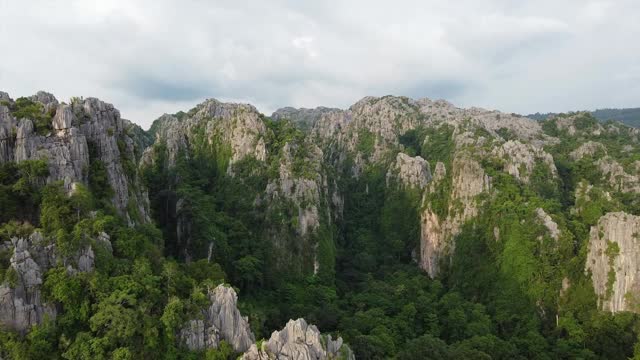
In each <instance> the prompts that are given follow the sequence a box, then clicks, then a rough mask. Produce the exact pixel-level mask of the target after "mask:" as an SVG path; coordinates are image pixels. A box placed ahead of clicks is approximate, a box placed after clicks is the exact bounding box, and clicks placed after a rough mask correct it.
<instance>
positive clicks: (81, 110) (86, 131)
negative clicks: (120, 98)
mask: <svg viewBox="0 0 640 360" xmlns="http://www.w3.org/2000/svg"><path fill="white" fill-rule="evenodd" d="M31 100H32V101H36V102H39V103H41V104H42V106H43V107H44V109H45V111H46V112H47V113H52V112H55V115H54V116H53V118H52V120H51V129H52V131H50V132H48V133H47V134H44V135H42V134H40V133H38V132H36V131H35V128H34V122H33V121H32V119H16V118H14V117H13V115H12V114H11V112H10V111H9V107H7V106H4V105H0V163H5V162H10V161H15V162H20V161H25V160H37V159H45V160H47V163H48V165H49V166H48V167H49V176H48V178H47V182H54V181H62V182H63V184H64V187H65V188H66V189H67V191H71V189H72V187H73V184H74V183H84V184H88V182H89V175H90V174H89V173H88V171H89V169H90V167H91V163H92V162H95V161H100V162H101V163H102V164H103V165H104V167H105V169H106V172H107V180H108V182H109V185H110V186H111V189H112V190H113V194H114V195H113V199H112V200H113V204H114V206H115V207H116V209H117V210H118V211H119V212H120V213H121V214H123V215H125V216H126V217H130V216H132V215H133V214H130V213H131V212H136V213H137V214H136V216H135V217H136V219H132V221H134V220H135V221H136V222H145V221H149V216H148V213H149V210H148V209H149V204H148V202H149V201H148V199H147V195H146V193H145V192H144V191H143V190H141V182H140V181H139V179H138V174H137V172H136V166H135V162H136V159H137V156H136V152H141V149H136V147H135V141H134V140H133V139H132V138H131V136H130V134H129V131H130V129H131V128H132V127H133V124H131V123H130V122H129V121H127V120H123V119H121V118H120V112H119V111H118V110H117V109H115V108H114V107H113V105H111V104H107V103H105V102H102V101H100V100H98V99H95V98H87V99H79V98H74V99H73V100H72V102H71V104H70V105H66V104H60V103H58V101H57V100H56V99H55V97H54V96H53V95H51V94H48V93H45V92H38V94H37V95H34V96H32V97H31ZM92 156H93V158H92Z"/></svg>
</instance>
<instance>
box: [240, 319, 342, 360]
mask: <svg viewBox="0 0 640 360" xmlns="http://www.w3.org/2000/svg"><path fill="white" fill-rule="evenodd" d="M241 359H243V360H270V359H282V360H312V359H313V360H328V359H345V360H353V359H355V357H354V355H353V352H352V351H351V349H349V347H348V346H347V345H346V344H343V342H342V338H337V339H336V340H333V339H332V338H331V335H322V334H320V331H318V328H317V327H315V326H314V325H309V324H307V322H306V321H305V320H304V319H298V320H295V321H294V320H289V322H288V323H287V325H286V326H285V327H284V329H282V330H280V331H274V332H273V334H271V337H270V338H269V340H267V341H265V342H263V343H261V344H260V345H258V344H253V345H251V348H250V349H249V350H248V351H247V352H246V353H244V355H242V357H241Z"/></svg>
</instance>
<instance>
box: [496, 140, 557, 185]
mask: <svg viewBox="0 0 640 360" xmlns="http://www.w3.org/2000/svg"><path fill="white" fill-rule="evenodd" d="M493 155H495V156H498V157H500V158H502V159H505V161H506V164H505V170H506V172H508V173H509V174H511V175H513V176H514V177H515V178H516V179H518V180H521V181H522V182H524V183H529V177H530V176H531V174H532V173H533V170H534V166H536V165H538V164H542V165H544V166H545V167H546V168H547V170H548V172H549V174H551V176H553V177H555V176H557V175H558V170H557V169H556V166H555V164H554V162H553V157H552V156H551V155H550V154H548V153H546V152H545V151H544V150H543V149H542V148H541V147H538V146H535V145H531V144H523V143H521V142H520V141H518V140H515V141H514V140H509V141H507V142H505V143H504V144H502V145H501V146H499V147H497V148H495V149H494V150H493Z"/></svg>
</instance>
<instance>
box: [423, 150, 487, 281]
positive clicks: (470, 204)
mask: <svg viewBox="0 0 640 360" xmlns="http://www.w3.org/2000/svg"><path fill="white" fill-rule="evenodd" d="M451 172H452V175H451V176H452V178H451V188H450V190H449V194H450V195H448V196H449V199H448V201H447V205H446V208H444V209H438V208H434V206H433V205H432V203H431V202H430V197H432V196H442V194H438V191H439V189H440V187H441V186H442V182H443V181H444V180H445V179H444V178H445V176H446V170H445V167H444V164H441V163H439V164H437V165H436V172H435V175H434V180H433V182H432V183H430V184H429V186H428V187H427V190H426V193H425V195H424V199H423V202H425V203H426V204H425V205H426V206H425V209H424V211H423V212H422V214H421V231H420V234H421V235H420V268H422V269H423V270H424V271H426V272H427V273H428V274H429V276H430V277H432V278H433V277H435V276H436V275H437V274H438V272H439V267H440V261H441V259H442V258H444V257H445V256H446V255H447V254H450V253H452V252H453V250H454V249H455V243H454V241H453V237H455V235H457V234H458V233H459V232H460V227H461V226H462V224H463V223H464V222H465V221H467V220H468V219H471V218H473V217H475V216H476V215H477V214H478V204H477V201H476V196H477V195H479V194H481V193H482V192H485V191H488V190H489V189H490V187H491V182H490V178H489V176H488V175H487V174H486V173H485V171H484V169H483V168H482V166H480V164H479V163H478V162H477V161H475V160H473V159H471V158H470V157H468V156H466V155H462V156H459V157H456V158H455V159H454V161H453V163H452V170H451Z"/></svg>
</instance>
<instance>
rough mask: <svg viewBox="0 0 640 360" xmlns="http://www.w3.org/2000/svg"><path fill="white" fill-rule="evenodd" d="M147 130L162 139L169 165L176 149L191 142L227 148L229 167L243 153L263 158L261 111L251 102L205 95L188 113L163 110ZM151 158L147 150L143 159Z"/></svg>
mask: <svg viewBox="0 0 640 360" xmlns="http://www.w3.org/2000/svg"><path fill="white" fill-rule="evenodd" d="M150 131H151V132H152V133H153V134H154V135H155V137H156V143H164V144H165V145H166V151H167V154H168V155H169V165H175V159H176V156H177V155H178V154H179V153H180V151H183V150H187V151H188V149H189V148H192V147H194V146H202V145H209V146H219V147H221V149H225V150H228V151H227V152H228V156H229V158H228V159H225V160H228V162H229V167H228V171H230V172H231V171H232V165H233V164H234V163H236V162H238V161H240V160H242V159H244V158H245V157H247V156H253V157H254V158H256V159H257V160H259V161H264V160H265V159H266V148H265V143H264V135H265V132H266V126H265V124H264V121H263V120H262V115H261V114H260V113H259V112H258V110H257V109H256V108H255V107H253V106H252V105H248V104H234V103H221V102H219V101H218V100H215V99H209V100H206V101H205V102H203V103H202V104H199V105H198V106H197V107H195V108H194V109H192V110H191V111H190V112H189V114H184V113H183V115H181V116H180V117H178V116H176V115H168V114H165V115H163V116H162V117H160V118H159V119H158V120H156V121H155V122H154V124H153V125H152V126H151V129H150ZM152 161H153V158H152V154H151V153H150V152H147V153H146V154H145V156H144V157H143V163H150V162H152Z"/></svg>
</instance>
